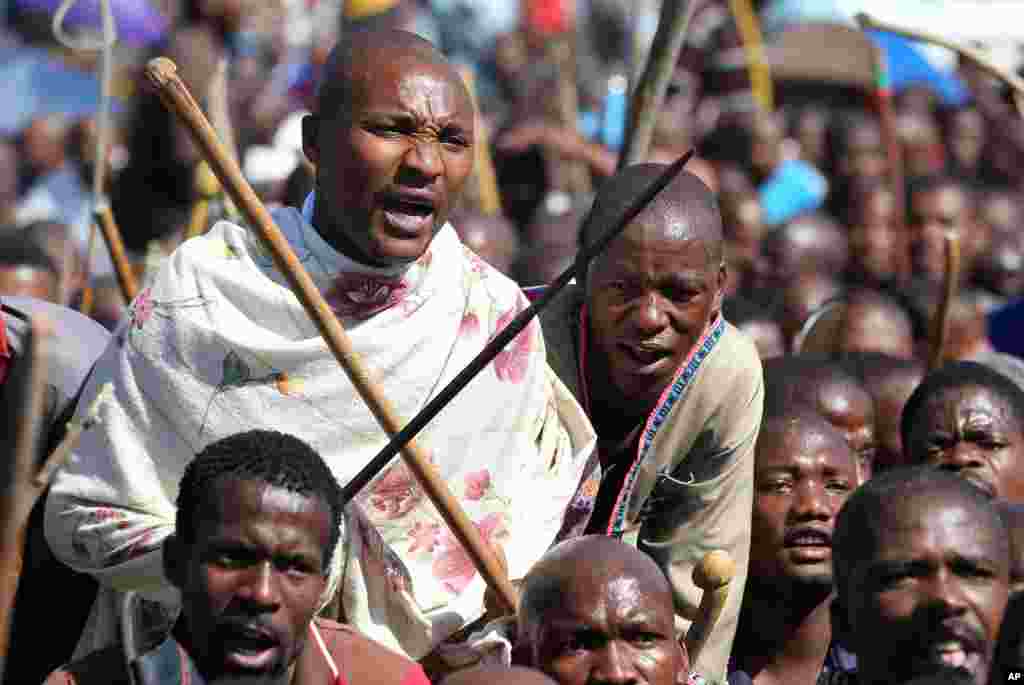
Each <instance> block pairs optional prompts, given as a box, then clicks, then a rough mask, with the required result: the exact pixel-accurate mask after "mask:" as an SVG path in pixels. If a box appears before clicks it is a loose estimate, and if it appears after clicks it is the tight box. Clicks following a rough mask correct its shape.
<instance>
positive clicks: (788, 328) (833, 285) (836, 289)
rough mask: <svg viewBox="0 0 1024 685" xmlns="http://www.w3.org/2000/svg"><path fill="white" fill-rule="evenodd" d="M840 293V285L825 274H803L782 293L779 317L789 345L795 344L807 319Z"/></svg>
mask: <svg viewBox="0 0 1024 685" xmlns="http://www.w3.org/2000/svg"><path fill="white" fill-rule="evenodd" d="M840 292H841V289H840V286H839V283H838V282H837V281H836V280H835V279H834V278H832V277H831V276H827V275H825V274H820V273H808V274H801V275H800V276H798V277H797V278H795V279H793V281H792V282H791V283H790V284H789V285H787V286H786V287H785V290H783V292H782V298H781V307H780V316H779V323H780V324H781V326H782V333H783V335H784V336H785V337H786V341H787V345H792V344H793V342H794V339H795V338H796V336H797V334H798V333H799V332H800V329H801V327H802V326H803V325H804V322H806V321H807V317H809V316H810V315H811V314H812V313H814V312H816V311H817V310H818V309H819V308H820V307H821V306H822V305H824V304H825V303H826V302H828V301H829V300H831V299H832V298H834V297H836V296H837V295H839V293H840Z"/></svg>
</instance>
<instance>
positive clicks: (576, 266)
mask: <svg viewBox="0 0 1024 685" xmlns="http://www.w3.org/2000/svg"><path fill="white" fill-rule="evenodd" d="M692 156H693V150H690V151H689V152H688V153H686V154H685V155H683V156H682V157H680V158H679V159H678V160H676V161H675V162H673V163H672V164H671V165H670V166H669V167H668V168H667V169H666V170H665V172H664V173H662V175H661V176H660V177H659V178H657V179H655V181H654V183H652V184H651V185H650V187H648V188H646V189H645V190H644V192H643V193H641V194H640V195H639V196H637V197H636V198H635V199H634V200H633V201H632V202H631V203H630V204H629V205H628V206H627V207H626V208H625V209H624V210H623V212H622V214H621V215H620V216H618V217H616V220H615V222H614V223H613V224H612V225H611V227H610V228H608V229H606V230H605V231H604V232H603V233H598V235H599V237H598V238H597V239H596V240H595V241H594V242H593V243H591V244H590V245H587V246H586V247H585V248H584V249H582V250H580V251H579V253H578V254H577V255H576V260H575V262H574V263H573V265H572V266H570V267H569V268H568V269H566V270H565V271H563V272H562V273H561V275H559V276H558V278H556V279H555V280H554V281H552V282H551V285H549V286H548V287H547V288H546V289H545V290H544V294H543V295H541V296H540V297H539V298H538V299H537V300H536V301H534V302H533V303H532V304H531V305H530V306H529V307H527V308H526V309H524V310H523V311H521V312H519V314H518V315H516V317H515V318H514V319H512V321H510V322H509V324H508V325H507V326H505V328H503V329H501V332H500V333H498V334H497V335H496V336H494V338H493V339H492V340H491V341H490V342H489V343H487V344H486V345H484V349H482V350H480V353H479V354H477V355H476V357H474V358H473V361H471V362H470V363H469V364H467V365H466V367H465V368H464V369H462V371H459V373H458V374H456V376H455V378H453V379H452V380H451V381H449V382H448V385H446V386H445V387H444V388H442V389H441V391H440V392H439V393H437V395H435V396H434V398H433V399H431V400H430V402H428V403H427V406H425V407H423V409H421V410H420V412H419V413H418V414H416V416H414V417H413V418H412V421H410V422H409V423H408V424H407V425H406V426H405V428H403V429H402V431H401V432H400V433H399V434H398V435H395V436H392V438H391V442H390V443H388V445H387V446H386V447H385V448H384V449H382V450H381V451H380V452H378V453H377V455H376V456H374V458H373V459H371V460H370V463H368V464H367V465H366V466H364V467H363V470H362V471H360V472H359V473H357V474H356V477H355V478H353V479H352V480H350V481H349V482H348V483H347V484H346V485H345V499H346V501H348V500H350V499H352V498H353V497H355V495H356V494H357V493H358V492H359V491H360V490H362V489H363V488H364V487H366V485H368V484H369V482H370V481H371V480H373V479H374V477H376V475H377V474H378V473H379V472H380V471H381V469H383V468H384V467H385V466H387V465H388V463H389V462H390V461H391V460H392V459H393V458H394V456H395V455H396V454H398V452H399V451H400V450H401V449H402V447H403V446H404V445H405V444H406V443H407V442H408V441H410V440H412V439H413V438H415V437H416V434H417V433H419V432H420V431H421V430H423V428H424V427H425V426H426V425H427V424H428V423H430V421H431V420H432V419H433V418H434V417H435V416H437V415H438V414H439V413H440V412H441V410H442V409H444V408H445V407H446V406H448V403H449V402H451V401H452V399H453V398H454V397H455V396H456V395H458V394H459V393H460V392H462V389H463V388H465V387H466V386H467V385H469V382H470V381H471V380H473V378H474V377H475V376H476V375H477V374H478V373H480V372H481V371H483V370H484V369H485V368H486V367H487V365H488V364H490V363H491V362H492V361H493V360H494V358H495V357H496V356H498V353H500V352H501V351H502V350H503V349H505V346H506V345H508V344H509V343H510V342H512V340H513V339H514V338H515V337H516V336H517V335H519V333H520V332H521V331H522V330H523V329H524V328H526V326H527V325H529V323H530V321H532V320H533V318H534V317H535V316H537V314H539V313H540V311H541V310H542V309H544V308H545V307H546V306H548V303H549V302H551V301H552V300H553V299H554V298H555V296H556V295H558V293H559V292H561V291H562V290H563V289H564V288H565V286H567V285H568V284H569V282H570V281H571V280H572V279H573V277H574V276H576V275H578V274H580V273H583V269H584V267H586V265H587V264H589V263H590V261H591V260H592V259H593V258H594V257H595V256H596V255H597V254H599V253H600V252H601V251H602V250H604V248H605V247H607V246H608V244H609V243H610V242H611V241H612V240H613V239H614V238H615V237H616V236H617V235H619V233H621V232H622V231H623V230H624V229H625V228H626V226H628V225H629V223H630V222H631V221H632V220H633V219H634V218H635V217H636V216H637V215H638V214H639V213H640V212H641V211H642V210H643V208H644V207H646V206H647V204H648V203H649V202H650V201H651V200H652V199H654V196H655V195H657V194H658V193H659V192H660V191H661V190H662V188H664V187H665V186H667V185H668V184H669V183H670V182H671V181H672V179H673V178H675V177H676V176H677V175H679V172H680V171H682V170H683V167H684V166H686V162H688V161H689V159H690V157H692ZM591 221H593V209H591V214H589V215H588V216H587V218H586V219H585V220H584V227H585V228H584V229H583V230H581V234H582V235H592V234H593V233H594V231H593V230H590V227H589V226H587V224H588V223H590V222H591Z"/></svg>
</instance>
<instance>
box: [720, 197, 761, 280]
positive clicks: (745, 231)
mask: <svg viewBox="0 0 1024 685" xmlns="http://www.w3.org/2000/svg"><path fill="white" fill-rule="evenodd" d="M722 205H723V206H722V231H723V233H724V234H725V254H726V256H727V259H728V260H729V267H730V268H729V274H730V278H729V286H728V288H727V290H728V291H729V292H730V293H733V292H736V291H738V290H746V289H748V288H750V287H752V286H753V278H754V268H755V265H756V264H757V260H758V259H759V258H760V254H761V237H762V236H763V235H764V224H763V223H762V221H761V205H760V203H759V202H758V201H757V196H755V195H753V194H750V195H742V196H739V197H730V198H728V199H726V200H724V201H723V203H722Z"/></svg>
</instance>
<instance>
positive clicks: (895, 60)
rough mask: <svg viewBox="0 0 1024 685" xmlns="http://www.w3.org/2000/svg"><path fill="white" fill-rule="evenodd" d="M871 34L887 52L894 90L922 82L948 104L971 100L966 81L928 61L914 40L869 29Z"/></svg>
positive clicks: (877, 43) (964, 102)
mask: <svg viewBox="0 0 1024 685" xmlns="http://www.w3.org/2000/svg"><path fill="white" fill-rule="evenodd" d="M868 35H870V36H871V39H872V40H873V41H874V42H875V45H877V46H878V47H879V48H881V49H882V50H883V51H884V53H885V59H886V63H887V65H888V67H889V77H890V79H891V85H892V90H893V92H899V91H901V90H903V89H905V88H909V87H910V86H918V85H920V86H927V87H929V88H931V89H932V90H933V91H935V93H936V94H938V96H939V99H940V100H941V101H942V103H943V104H945V105H950V106H958V105H963V104H966V103H967V101H968V100H969V99H970V95H969V94H968V93H967V89H966V88H965V87H964V85H963V83H961V82H960V80H959V79H958V78H957V77H956V76H955V75H953V74H952V73H950V72H947V71H942V70H941V69H938V68H937V67H936V66H935V65H934V64H932V63H931V62H929V61H928V60H927V59H926V58H925V57H924V55H922V54H921V52H920V50H918V49H917V46H916V45H915V44H914V42H913V41H911V40H907V39H906V38H903V37H901V36H896V35H893V34H891V33H887V32H885V31H868Z"/></svg>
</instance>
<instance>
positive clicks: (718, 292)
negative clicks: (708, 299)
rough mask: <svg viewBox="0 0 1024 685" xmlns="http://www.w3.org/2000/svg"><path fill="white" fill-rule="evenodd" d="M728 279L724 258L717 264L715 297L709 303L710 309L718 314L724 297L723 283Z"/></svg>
mask: <svg viewBox="0 0 1024 685" xmlns="http://www.w3.org/2000/svg"><path fill="white" fill-rule="evenodd" d="M728 281H729V269H728V267H727V266H726V265H725V260H724V259H723V260H722V263H721V264H719V265H718V275H717V276H716V277H715V299H714V301H713V302H712V304H711V311H712V312H714V313H715V314H718V313H720V312H721V311H722V300H724V299H725V284H726V283H727V282H728Z"/></svg>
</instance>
